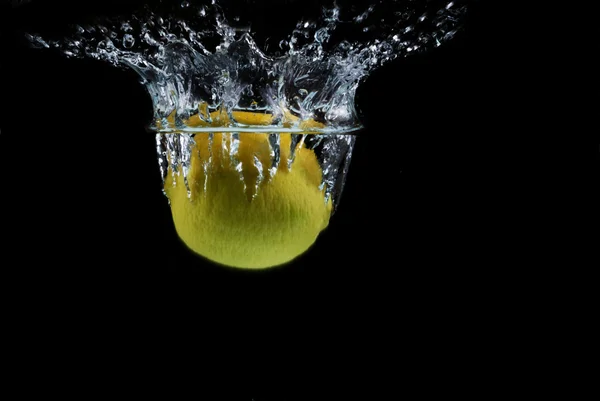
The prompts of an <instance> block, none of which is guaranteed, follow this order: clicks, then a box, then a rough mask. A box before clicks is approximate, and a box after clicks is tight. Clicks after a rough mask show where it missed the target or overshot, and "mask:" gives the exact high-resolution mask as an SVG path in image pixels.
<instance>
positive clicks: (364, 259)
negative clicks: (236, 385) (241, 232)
mask: <svg viewBox="0 0 600 401" xmlns="http://www.w3.org/2000/svg"><path fill="white" fill-rule="evenodd" d="M36 3H37V4H36ZM134 3H135V2H129V3H128V2H110V1H103V2H79V4H77V3H75V2H72V3H68V2H64V1H62V2H61V1H55V2H36V1H33V2H31V3H30V4H27V5H23V6H21V7H17V8H12V7H6V8H5V9H3V21H2V50H1V52H2V59H1V67H2V74H1V77H0V79H1V85H2V93H3V106H2V114H1V118H2V119H1V121H0V123H1V125H0V129H1V134H0V151H1V160H0V163H1V164H2V166H1V169H0V171H1V174H2V189H1V190H0V191H1V193H2V202H3V205H2V209H1V214H0V216H1V217H0V218H1V219H2V224H1V226H0V229H1V232H2V236H3V237H4V239H3V240H2V242H0V247H1V250H2V255H3V256H2V265H3V268H2V274H3V275H4V280H3V286H5V287H6V289H7V291H9V292H10V294H13V295H11V303H12V305H13V306H14V307H15V308H17V307H18V308H19V310H22V309H21V308H23V307H24V309H23V310H26V311H27V312H26V313H21V312H19V313H18V318H19V319H23V321H27V322H30V323H31V322H32V321H33V322H35V323H34V326H35V327H38V328H39V330H45V331H48V330H52V327H55V328H56V327H59V328H60V327H62V326H61V323H57V322H64V321H69V322H75V323H76V324H77V325H81V326H82V327H84V326H85V327H87V328H86V329H83V328H82V329H81V330H82V332H86V333H87V332H88V329H89V330H91V331H92V332H102V333H104V332H105V331H106V332H107V334H106V336H107V337H109V338H113V339H114V338H121V339H122V336H126V334H125V333H126V332H128V331H127V330H126V329H124V328H125V327H132V326H136V325H137V324H138V323H139V324H148V322H149V321H150V322H152V321H154V326H152V324H150V326H146V327H148V330H149V333H156V332H157V331H172V333H174V334H176V335H177V336H179V335H181V336H182V337H184V336H185V337H188V336H189V335H190V334H191V335H192V337H195V336H198V338H200V336H203V335H209V336H211V338H212V340H210V341H212V342H210V341H209V342H201V344H200V345H201V346H202V347H207V348H209V349H212V348H215V347H216V348H219V347H217V346H216V345H214V344H216V343H218V344H219V345H220V346H223V344H226V346H224V347H222V348H219V349H226V350H228V351H223V352H226V353H227V355H229V353H230V352H231V354H235V355H236V356H235V357H232V358H233V359H231V358H229V359H228V358H225V357H224V358H223V364H224V365H226V366H225V367H224V369H225V371H227V366H230V364H233V365H235V366H238V368H239V369H241V370H242V371H243V370H244V369H245V368H242V367H239V366H240V365H239V363H240V362H239V361H240V358H241V357H240V355H241V354H245V353H246V352H250V353H251V354H252V355H254V356H255V358H254V359H253V358H249V359H248V360H247V363H248V364H249V365H252V364H253V363H259V362H258V360H261V361H262V359H263V358H267V357H266V355H269V358H274V359H272V360H271V359H269V360H271V361H272V366H283V365H278V363H282V364H283V363H284V361H289V360H294V357H297V356H300V355H306V354H305V353H307V354H311V352H312V351H311V350H313V348H312V345H309V344H313V343H317V344H319V345H320V348H319V349H326V350H327V352H324V353H321V352H317V354H318V355H319V358H316V359H313V360H312V364H313V366H312V367H311V368H310V369H316V370H319V371H320V370H323V371H327V370H328V369H330V368H331V369H334V368H333V367H327V366H330V365H329V362H330V361H334V360H335V361H336V364H340V363H341V365H344V364H345V361H346V362H348V364H350V362H351V361H354V360H357V359H360V358H366V359H369V358H376V357H377V358H378V357H381V358H383V359H384V360H387V361H388V362H389V363H391V364H393V363H400V362H398V361H399V360H401V359H402V358H407V355H408V354H410V355H411V356H410V358H411V361H415V362H414V363H415V364H416V365H414V366H413V368H414V369H412V370H411V371H412V372H413V373H411V374H410V375H411V376H410V377H411V378H413V379H414V380H424V379H423V378H422V377H421V376H420V374H418V373H415V372H418V371H419V370H420V369H429V367H427V363H426V359H427V358H428V356H427V355H429V356H431V355H432V354H437V356H440V355H444V354H445V353H448V354H454V353H456V352H458V351H457V349H456V346H454V345H452V344H453V342H454V341H455V340H456V337H461V336H459V335H457V334H456V333H457V332H462V329H461V328H464V327H465V326H466V325H469V326H470V325H471V324H473V322H481V323H482V324H483V318H484V317H485V316H486V314H488V313H489V308H492V307H493V306H492V305H490V304H482V303H481V302H480V301H481V300H482V299H484V298H485V297H486V295H485V294H488V293H489V292H490V291H494V290H496V288H495V286H496V283H497V280H498V277H497V275H500V273H498V270H495V268H496V264H497V263H499V260H500V258H501V255H499V254H498V251H497V250H494V251H492V249H493V248H492V245H494V241H495V234H494V226H495V224H496V222H497V220H498V216H499V214H501V213H502V211H501V210H499V209H498V207H497V206H495V204H493V203H492V201H493V200H495V199H497V198H498V197H500V196H502V194H500V193H498V192H496V191H495V190H494V189H493V188H494V186H490V185H489V184H490V181H491V180H494V179H495V178H494V177H493V175H492V172H491V170H490V169H489V164H490V162H489V158H490V157H491V156H492V154H493V149H492V144H493V141H494V140H495V139H496V138H498V137H499V136H500V135H501V132H498V129H497V127H495V125H494V124H495V122H496V121H497V119H498V116H497V115H496V108H497V106H498V104H500V103H501V102H500V100H499V99H498V98H497V95H496V93H497V92H498V90H499V89H501V86H502V85H503V84H502V82H501V76H500V75H499V74H498V72H499V64H500V63H501V61H502V60H503V59H504V58H505V57H506V54H505V53H503V50H502V49H501V48H500V46H499V45H498V43H497V42H496V41H495V38H494V35H495V34H496V32H495V31H494V29H493V28H492V23H491V20H492V14H491V13H489V12H488V10H485V9H483V5H482V3H484V2H473V4H472V6H471V11H470V12H469V14H468V16H467V19H466V24H465V27H464V29H463V30H462V31H461V32H459V33H458V34H457V35H456V36H455V38H454V39H453V40H452V41H450V42H448V43H446V44H445V45H444V46H442V47H440V48H438V49H435V50H433V51H431V52H429V53H426V54H421V55H415V56H411V57H408V58H406V59H402V60H397V61H395V62H393V63H390V64H388V65H387V66H385V67H384V68H382V69H381V70H379V71H377V72H376V73H374V74H373V75H372V76H371V77H369V79H368V80H367V81H366V82H364V83H363V85H362V87H361V88H360V90H359V92H358V96H357V106H358V108H359V109H360V111H361V114H362V119H363V122H364V124H365V126H366V129H365V130H364V131H363V132H361V133H360V136H359V138H358V140H357V143H356V147H355V152H354V156H353V159H352V164H351V167H350V171H349V174H348V177H347V181H346V187H345V191H344V194H343V196H342V199H341V203H340V207H339V209H338V210H337V212H336V214H335V215H334V216H333V218H332V220H331V222H330V225H329V228H328V229H327V230H326V231H325V232H323V233H322V234H321V235H320V237H319V238H318V240H317V242H316V243H315V245H314V246H313V247H312V248H311V249H310V250H309V251H308V252H307V253H306V254H304V255H302V256H301V257H299V258H298V259H297V260H295V261H293V262H292V263H290V264H289V265H287V266H284V267H281V268H276V269H272V270H267V271H260V272H248V271H240V270H234V269H228V268H223V267H219V266H215V265H213V264H211V263H209V262H207V261H205V260H203V259H201V258H199V257H197V256H195V255H194V254H192V253H191V252H189V251H188V250H187V249H186V248H185V246H184V245H183V243H182V242H180V240H179V239H178V238H177V235H176V233H175V230H174V227H173V223H172V221H171V216H170V211H169V207H168V204H167V200H166V198H165V197H164V195H163V194H162V192H161V180H160V176H159V170H158V165H157V162H156V150H155V142H154V137H153V135H152V134H150V133H148V132H146V130H145V127H146V126H147V125H148V123H149V121H150V119H151V117H152V110H151V102H150V99H149V98H148V96H147V95H146V93H145V91H144V88H143V87H142V86H141V85H140V84H139V83H138V78H137V76H136V75H135V74H134V73H133V72H131V71H123V70H119V69H115V68H113V67H110V66H108V65H106V64H104V63H102V62H95V61H91V60H74V59H66V58H64V57H62V56H61V55H59V54H54V53H52V52H48V51H43V50H35V49H30V48H29V47H28V45H27V42H26V40H25V39H24V38H23V37H22V34H23V32H25V31H27V30H29V29H34V30H38V29H37V28H38V27H43V28H44V29H53V28H52V27H53V26H56V27H57V28H56V29H60V27H61V26H62V24H64V23H67V22H76V21H77V19H78V18H81V16H88V15H93V14H94V13H101V12H102V13H121V12H123V11H127V10H128V8H129V7H133V6H134V5H135V4H134ZM138 3H139V2H138ZM268 3H269V2H268V1H265V2H258V1H255V2H252V3H251V7H250V8H252V9H254V11H256V12H259V13H260V12H263V10H266V9H268V6H269V4H268ZM288 3H289V4H290V7H291V6H292V5H294V4H295V3H297V2H288ZM116 4H119V5H118V6H117V5H116ZM296 5H297V4H296ZM4 11H6V12H4ZM264 13H267V11H264ZM265 15H266V14H265ZM294 21H295V19H294ZM282 24H283V23H282ZM387 99H395V101H393V102H392V101H389V100H387ZM386 116H387V117H386ZM493 205H494V206H493ZM167 316H169V317H170V318H167V319H166V320H165V317H167ZM90 321H91V322H98V321H101V322H103V323H102V324H98V326H94V323H90ZM84 322H87V323H84ZM141 322H144V323H141ZM88 324H91V325H92V327H94V329H90V328H89V326H87V325H88ZM38 325H39V326H38ZM478 330H481V331H485V330H488V328H483V327H480V328H479V329H478ZM28 333H29V334H27V335H32V334H31V333H30V332H28ZM110 333H112V334H110ZM470 335H471V336H473V337H477V332H475V333H473V332H471V334H470ZM143 337H145V336H143ZM217 339H218V340H217ZM462 339H463V340H464V336H463V337H462ZM119 341H120V340H119ZM136 341H142V339H140V338H137V340H135V339H132V344H135V343H136ZM198 341H199V340H198ZM176 343H177V342H176ZM176 343H175V344H176ZM207 344H208V345H207ZM131 346H132V347H134V348H135V346H134V345H131ZM42 348H43V347H42ZM231 349H235V350H236V351H230V350H231ZM432 350H435V351H432ZM438 353H439V354H438ZM421 354H422V355H423V358H420V357H418V355H421ZM311 355H312V354H311ZM456 356H457V355H454V356H453V357H452V358H451V359H452V360H456ZM320 358H325V359H324V360H322V359H320ZM449 358H450V357H449ZM242 359H243V358H242ZM443 360H445V358H444V357H441V358H439V361H443ZM234 361H235V362H234ZM276 361H279V362H276ZM393 361H396V362H393ZM388 362H386V364H387V363H388ZM285 363H289V362H285ZM411 363H412V362H411ZM440 363H442V364H443V363H444V362H440ZM447 363H450V362H447ZM421 364H422V365H421ZM244 366H245V365H244ZM336 366H337V365H336ZM363 368H364V366H363ZM404 368H405V366H404V367H403V368H402V369H404ZM393 372H396V371H394V370H390V371H389V374H390V375H392V376H393V375H395V374H396V373H397V372H396V373H393ZM398 374H399V373H398ZM405 374H406V372H405ZM329 380H330V379H323V381H324V382H329ZM460 383H462V382H459V384H458V385H460ZM330 384H331V383H330ZM299 387H303V385H299ZM294 389H295V387H288V388H287V393H286V394H287V395H288V398H289V396H290V394H292V395H294V394H296V390H294Z"/></svg>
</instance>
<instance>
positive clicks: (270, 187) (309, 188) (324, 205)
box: [165, 112, 332, 269]
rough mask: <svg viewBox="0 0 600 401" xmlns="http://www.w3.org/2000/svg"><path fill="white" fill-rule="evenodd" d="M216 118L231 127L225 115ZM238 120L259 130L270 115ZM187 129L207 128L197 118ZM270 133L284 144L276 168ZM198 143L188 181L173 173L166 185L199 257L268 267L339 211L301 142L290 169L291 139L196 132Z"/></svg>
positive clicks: (298, 250) (238, 115)
mask: <svg viewBox="0 0 600 401" xmlns="http://www.w3.org/2000/svg"><path fill="white" fill-rule="evenodd" d="M212 117H213V124H226V123H227V121H226V120H227V118H228V117H227V116H225V115H216V114H213V115H212ZM233 117H234V118H235V120H236V121H237V122H238V123H241V124H247V125H252V126H258V125H267V124H269V123H270V121H271V116H270V115H268V114H263V113H251V112H234V113H233ZM186 124H187V125H188V126H199V125H208V124H206V123H204V122H202V121H201V120H200V119H199V118H197V117H196V118H195V119H194V118H192V119H190V120H188V121H187V122H186ZM318 125H319V124H318V123H315V122H312V123H309V124H308V125H306V124H305V126H307V127H311V126H312V127H315V126H318ZM269 135H277V136H278V140H279V142H280V152H281V153H280V160H281V162H280V163H279V164H278V166H276V167H274V168H273V169H271V167H272V165H271V163H272V162H271V160H272V158H271V156H272V154H271V152H272V147H271V146H269ZM194 141H195V144H194V145H193V148H192V152H191V154H192V156H191V160H190V169H189V171H188V174H187V176H185V177H184V174H183V173H182V172H180V173H179V174H172V171H169V172H168V174H167V179H166V180H165V192H166V194H167V196H168V198H169V201H170V205H171V213H172V216H173V221H174V223H175V228H176V230H177V233H178V235H179V237H180V238H181V239H182V240H183V242H184V243H185V244H186V245H187V247H188V248H190V249H191V250H192V251H194V252H196V253H197V254H199V255H201V256H203V257H205V258H207V259H209V260H211V261H213V262H215V263H218V264H222V265H225V266H230V267H237V268H246V269H264V268H268V267H273V266H278V265H282V264H285V263H287V262H289V261H291V260H293V259H294V258H296V257H298V256H299V255H301V254H302V253H304V252H305V251H306V250H307V249H308V248H310V246H311V245H312V244H313V243H314V242H315V240H316V238H317V236H318V235H319V233H320V232H321V231H322V230H323V229H325V228H326V227H327V225H328V223H329V218H330V215H331V209H332V205H331V201H330V200H326V199H327V198H326V197H325V191H324V189H320V184H321V179H322V171H321V167H320V165H319V162H318V160H317V157H316V155H315V153H314V152H313V151H312V150H311V149H308V148H307V147H306V146H305V145H304V143H303V142H302V141H300V143H299V144H298V145H297V146H296V148H295V153H294V158H293V161H292V162H291V164H288V160H289V159H290V152H291V150H290V147H291V143H292V142H291V141H292V134H289V133H280V134H267V133H254V132H252V133H239V134H237V138H235V139H234V136H233V135H232V134H230V133H213V134H212V135H209V134H208V133H197V134H196V135H195V136H194ZM234 142H235V143H234ZM185 180H187V183H186V182H185ZM186 184H187V185H186Z"/></svg>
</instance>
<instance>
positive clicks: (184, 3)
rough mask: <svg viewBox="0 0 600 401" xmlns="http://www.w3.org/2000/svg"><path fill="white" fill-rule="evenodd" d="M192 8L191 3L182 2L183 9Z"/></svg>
mask: <svg viewBox="0 0 600 401" xmlns="http://www.w3.org/2000/svg"><path fill="white" fill-rule="evenodd" d="M189 6H190V2H189V1H182V2H181V8H188V7H189Z"/></svg>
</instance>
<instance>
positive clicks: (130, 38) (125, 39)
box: [123, 33, 135, 49]
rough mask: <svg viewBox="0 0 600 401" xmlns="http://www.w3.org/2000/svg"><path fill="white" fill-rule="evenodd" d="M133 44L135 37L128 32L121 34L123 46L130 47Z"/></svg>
mask: <svg viewBox="0 0 600 401" xmlns="http://www.w3.org/2000/svg"><path fill="white" fill-rule="evenodd" d="M134 44H135V39H134V38H133V36H131V35H130V34H128V33H127V34H125V36H123V47H125V48H126V49H131V48H132V47H133V45H134Z"/></svg>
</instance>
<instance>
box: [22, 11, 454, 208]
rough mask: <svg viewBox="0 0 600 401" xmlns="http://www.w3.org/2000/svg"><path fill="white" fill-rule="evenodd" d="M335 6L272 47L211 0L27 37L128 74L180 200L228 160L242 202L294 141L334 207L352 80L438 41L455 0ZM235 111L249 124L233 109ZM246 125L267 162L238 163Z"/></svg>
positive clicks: (282, 164)
mask: <svg viewBox="0 0 600 401" xmlns="http://www.w3.org/2000/svg"><path fill="white" fill-rule="evenodd" d="M341 3H343V2H342V0H338V1H337V2H333V4H331V5H329V6H324V7H323V8H322V9H321V10H320V15H319V16H318V17H315V18H312V19H306V18H305V19H299V20H298V21H297V23H296V24H295V27H293V28H292V29H291V32H290V33H289V34H287V35H285V36H284V37H283V38H281V39H280V40H279V38H276V39H271V38H270V37H269V39H271V42H270V43H278V45H279V46H271V48H270V49H269V46H267V45H265V46H262V47H261V46H259V45H258V44H257V40H256V39H255V37H256V32H252V31H251V29H250V26H251V22H249V21H242V20H241V18H240V17H237V16H236V17H234V18H233V21H229V20H228V19H227V18H226V13H225V12H224V10H223V8H222V7H221V6H220V5H219V4H218V2H217V1H215V0H212V1H210V3H207V2H191V1H189V0H186V1H183V2H182V3H180V4H179V5H178V7H177V9H178V12H175V11H173V13H171V14H167V15H164V14H163V15H160V14H158V13H156V12H153V11H151V10H150V9H149V8H148V7H146V8H145V9H144V10H143V11H140V12H139V13H136V14H135V15H132V16H131V17H129V18H113V19H108V18H104V19H101V20H98V21H96V22H95V23H93V24H89V25H78V26H75V27H74V30H73V33H72V35H70V37H68V38H58V39H53V38H46V37H43V36H40V35H37V34H36V35H29V40H30V42H31V43H32V44H33V45H34V46H36V47H42V48H51V49H57V50H59V51H61V52H62V53H64V54H65V55H66V56H68V57H90V58H94V59H97V60H102V61H105V62H109V63H111V64H113V65H115V66H117V67H122V68H130V69H133V70H134V71H136V72H137V73H138V74H139V76H140V77H141V82H142V83H143V85H145V87H146V89H147V91H148V93H149V94H150V96H151V99H152V103H153V108H154V121H153V122H152V123H151V126H150V128H151V129H153V130H155V131H156V132H158V135H157V142H156V144H157V152H158V157H159V166H160V169H161V173H162V175H163V180H166V178H167V174H169V173H170V174H171V175H172V177H173V179H172V182H173V184H175V182H176V181H177V180H176V179H175V178H176V176H179V175H181V174H182V175H183V181H184V185H185V187H186V191H187V194H188V197H190V198H191V197H192V196H193V194H192V192H193V188H201V189H202V191H203V192H204V193H206V191H207V188H208V186H209V185H210V182H209V180H210V178H211V177H213V175H214V174H212V171H213V170H214V169H218V168H229V169H231V170H232V171H236V172H237V173H238V174H239V177H240V180H241V181H242V182H243V183H244V191H245V192H246V193H247V195H248V197H249V198H250V199H254V197H255V196H256V195H257V194H258V193H259V189H260V187H261V185H266V184H267V183H268V182H269V181H270V180H271V179H272V178H273V177H274V176H275V174H277V173H278V171H280V169H281V168H285V169H287V170H288V171H291V169H293V168H294V160H295V157H296V153H297V152H298V150H299V149H309V150H310V151H311V152H314V154H315V155H316V157H317V161H318V163H319V167H320V171H321V172H322V177H321V184H320V186H319V190H321V191H323V193H324V198H325V202H326V203H327V202H329V200H331V199H333V201H334V202H333V203H334V207H335V205H336V204H337V202H338V201H339V195H340V194H341V191H342V188H343V184H344V180H345V176H346V173H347V171H348V165H349V162H350V157H351V154H352V149H353V146H354V143H355V139H356V137H355V136H353V135H348V133H351V132H353V131H356V130H358V129H360V128H361V127H362V126H361V123H360V121H359V119H358V116H357V112H356V109H355V104H354V98H355V94H356V90H357V88H358V85H359V84H360V82H361V81H363V80H364V79H365V78H366V77H367V76H368V75H369V74H370V73H371V72H373V71H374V70H375V69H377V68H380V67H381V66H383V65H385V64H386V63H388V62H390V61H392V60H394V59H397V58H398V57H404V56H406V55H410V54H414V53H418V52H422V51H425V50H429V49H432V48H435V47H437V46H440V45H441V44H442V43H444V42H446V41H448V40H450V39H451V38H452V37H453V36H454V35H455V34H456V32H457V31H458V30H459V29H460V26H461V23H462V20H463V16H464V15H465V13H466V1H451V2H448V1H447V0H446V1H439V0H395V1H394V0H390V1H382V0H380V1H375V2H373V3H372V4H370V5H367V6H365V7H364V8H363V9H358V8H357V7H356V6H352V5H345V4H341ZM182 13H183V14H182ZM240 111H241V112H242V113H241V114H240ZM244 111H245V112H250V113H252V116H253V117H252V118H251V119H250V122H249V121H248V119H247V118H246V119H245V120H244V119H240V118H239V116H240V115H245V116H247V113H246V114H244V113H243V112H244ZM249 132H252V133H261V134H262V135H266V138H267V140H266V142H267V143H268V144H267V146H268V152H269V160H262V161H261V159H260V158H259V157H257V155H253V156H252V157H251V158H250V159H248V160H250V163H251V166H244V164H243V162H242V158H241V157H240V155H239V152H240V133H249ZM282 133H286V135H290V139H289V145H287V146H289V147H287V146H286V148H283V147H282V145H281V143H282V142H281V134H282ZM198 135H205V137H202V138H201V140H202V141H206V143H207V145H206V149H207V154H205V155H203V156H202V157H201V155H200V152H199V151H198V154H194V153H193V152H195V150H194V149H196V148H195V144H196V140H197V139H200V137H199V136H198ZM286 143H288V142H286ZM217 144H218V146H216V145H217ZM215 152H217V153H215ZM223 155H227V157H222V156H223ZM193 160H200V163H201V169H202V174H200V173H195V176H196V177H200V176H201V177H203V178H202V180H203V182H201V183H197V182H190V180H191V181H193V180H194V178H192V179H190V178H189V177H190V169H191V168H192V167H191V165H192V163H193ZM214 160H219V163H220V164H221V165H220V166H217V165H215V163H214V162H213V161H214ZM249 175H250V176H252V180H250V179H249V178H248V176H249Z"/></svg>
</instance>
